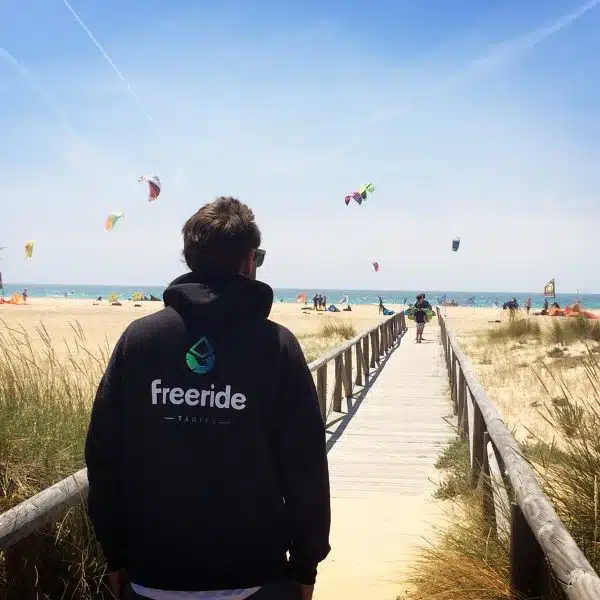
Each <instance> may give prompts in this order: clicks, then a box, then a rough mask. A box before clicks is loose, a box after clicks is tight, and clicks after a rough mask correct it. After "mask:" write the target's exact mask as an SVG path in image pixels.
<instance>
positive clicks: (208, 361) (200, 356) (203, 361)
mask: <svg viewBox="0 0 600 600" xmlns="http://www.w3.org/2000/svg"><path fill="white" fill-rule="evenodd" d="M185 362H186V364H187V366H188V368H189V370H190V371H192V373H196V375H204V374H205V373H208V372H209V371H210V370H211V369H212V368H213V367H214V366H215V351H214V350H213V348H212V346H211V345H210V343H209V341H208V340H207V339H206V337H202V338H200V339H199V340H198V341H197V342H196V343H195V344H194V345H193V346H192V347H191V348H190V349H189V350H188V351H187V352H186V354H185Z"/></svg>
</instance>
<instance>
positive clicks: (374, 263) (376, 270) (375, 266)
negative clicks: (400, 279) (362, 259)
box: [371, 260, 379, 273]
mask: <svg viewBox="0 0 600 600" xmlns="http://www.w3.org/2000/svg"><path fill="white" fill-rule="evenodd" d="M371 264H372V265H373V268H374V269H375V273H377V272H378V271H379V263H378V262H377V261H376V260H374V261H373V262H372V263H371Z"/></svg>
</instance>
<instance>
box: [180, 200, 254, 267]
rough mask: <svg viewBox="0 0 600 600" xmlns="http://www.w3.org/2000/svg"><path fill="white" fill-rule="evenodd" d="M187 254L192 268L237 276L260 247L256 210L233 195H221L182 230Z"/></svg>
mask: <svg viewBox="0 0 600 600" xmlns="http://www.w3.org/2000/svg"><path fill="white" fill-rule="evenodd" d="M181 233H182V234H183V256H184V258H185V262H186V263H187V266H188V267H189V268H190V269H191V270H192V271H197V272H202V273H204V274H214V275H221V276H229V275H235V274H236V273H238V271H239V270H240V266H241V264H242V261H243V260H244V259H245V258H247V257H248V256H249V255H250V253H251V252H252V250H256V249H257V248H258V247H259V246H260V242H261V235H260V229H259V228H258V225H257V224H256V222H255V221H254V213H253V212H252V210H251V209H250V208H249V207H248V206H246V205H245V204H243V203H242V202H240V201H239V200H237V199H236V198H232V197H231V196H220V197H219V198H217V199H216V200H214V201H213V202H209V203H208V204H205V205H204V206H203V207H202V208H201V209H200V210H198V212H196V213H195V214H193V215H192V216H191V217H190V218H189V219H188V220H187V221H186V223H185V225H184V226H183V229H182V230H181Z"/></svg>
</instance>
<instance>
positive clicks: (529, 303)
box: [525, 298, 531, 314]
mask: <svg viewBox="0 0 600 600" xmlns="http://www.w3.org/2000/svg"><path fill="white" fill-rule="evenodd" d="M525 310H526V311H527V314H529V311H530V310H531V298H527V302H525Z"/></svg>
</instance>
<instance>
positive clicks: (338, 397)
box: [333, 355, 344, 412]
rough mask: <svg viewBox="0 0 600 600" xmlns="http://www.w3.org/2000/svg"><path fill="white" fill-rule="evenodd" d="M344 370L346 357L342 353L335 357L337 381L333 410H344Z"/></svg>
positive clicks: (334, 388)
mask: <svg viewBox="0 0 600 600" xmlns="http://www.w3.org/2000/svg"><path fill="white" fill-rule="evenodd" d="M343 370H344V358H343V356H342V355H340V356H336V357H335V377H334V380H335V383H334V384H333V410H334V411H335V412H342V378H343V376H344V374H343Z"/></svg>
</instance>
